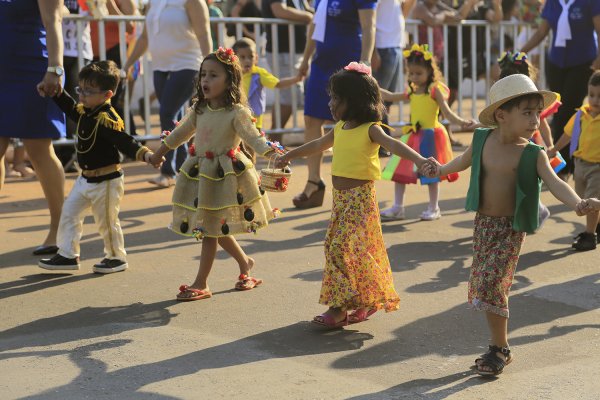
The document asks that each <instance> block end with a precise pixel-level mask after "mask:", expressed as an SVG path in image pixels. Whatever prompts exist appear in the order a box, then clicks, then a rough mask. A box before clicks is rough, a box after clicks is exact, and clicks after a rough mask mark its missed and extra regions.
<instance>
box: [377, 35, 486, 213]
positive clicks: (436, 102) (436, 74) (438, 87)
mask: <svg viewBox="0 0 600 400" xmlns="http://www.w3.org/2000/svg"><path fill="white" fill-rule="evenodd" d="M404 57H405V58H406V61H407V67H408V84H409V91H408V93H391V92H388V91H387V90H383V89H382V90H381V93H382V96H383V99H384V100H386V101H403V102H410V126H408V127H406V133H407V135H404V136H403V138H402V140H403V141H404V142H406V143H407V144H408V146H410V147H411V148H413V149H414V150H415V151H417V152H419V154H421V155H422V156H424V157H435V158H436V159H437V160H442V159H443V160H447V162H449V161H451V160H452V158H453V156H452V147H451V145H450V139H449V137H448V132H447V131H446V128H444V126H443V125H442V124H441V123H440V121H439V119H438V117H439V114H440V110H441V111H442V113H443V114H444V116H445V117H446V118H447V119H448V120H449V121H450V122H452V123H454V124H457V125H461V126H463V127H464V128H466V127H471V126H473V125H475V121H467V120H465V119H463V118H461V117H459V116H458V115H456V114H455V113H454V112H453V111H452V110H451V109H450V106H449V105H448V103H447V99H448V95H449V89H448V87H446V85H444V84H443V83H442V79H443V78H442V74H441V72H440V70H439V68H438V66H437V64H436V62H435V59H434V57H433V55H432V54H431V53H430V52H429V50H428V48H427V45H422V46H419V45H416V44H415V45H413V47H412V48H411V49H410V50H406V51H405V52H404ZM384 177H385V178H387V179H391V180H393V181H394V182H396V184H395V199H394V205H393V206H392V207H390V208H388V209H386V210H383V211H382V212H381V219H382V220H397V219H404V192H405V190H406V184H407V183H417V180H420V181H421V184H424V185H427V186H428V189H429V206H428V207H427V209H426V210H425V211H423V213H422V214H421V219H422V220H427V221H431V220H434V219H438V218H440V217H441V215H442V214H441V212H440V207H439V205H438V199H439V194H440V192H439V182H440V180H444V179H445V180H448V181H449V182H452V181H454V180H456V179H458V174H453V175H450V176H442V177H440V178H435V179H430V178H427V177H424V176H423V175H421V174H419V173H418V171H417V168H416V167H415V165H414V164H413V163H412V161H410V160H405V159H402V160H400V159H398V158H395V157H392V158H391V159H390V162H388V165H387V166H386V168H385V170H384Z"/></svg>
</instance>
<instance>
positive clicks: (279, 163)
mask: <svg viewBox="0 0 600 400" xmlns="http://www.w3.org/2000/svg"><path fill="white" fill-rule="evenodd" d="M288 165H290V162H289V161H288V159H287V157H286V154H283V155H278V156H277V157H276V158H275V168H285V167H287V166H288Z"/></svg>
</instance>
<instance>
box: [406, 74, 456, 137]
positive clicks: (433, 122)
mask: <svg viewBox="0 0 600 400" xmlns="http://www.w3.org/2000/svg"><path fill="white" fill-rule="evenodd" d="M437 90H439V91H441V92H442V95H443V96H444V99H446V100H447V99H448V96H449V95H450V89H448V87H447V86H446V85H444V84H443V83H442V82H433V83H432V84H431V85H430V86H429V88H428V89H427V93H422V94H415V93H412V94H411V95H410V123H411V125H412V126H417V122H418V123H419V126H420V128H421V129H434V128H439V127H441V126H443V125H442V124H441V123H440V121H439V120H438V116H439V115H440V107H439V105H438V103H437V101H435V92H436V91H437Z"/></svg>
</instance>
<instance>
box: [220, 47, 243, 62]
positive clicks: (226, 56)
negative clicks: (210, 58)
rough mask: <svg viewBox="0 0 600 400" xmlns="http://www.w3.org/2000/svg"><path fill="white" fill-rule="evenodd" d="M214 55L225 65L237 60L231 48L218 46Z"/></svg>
mask: <svg viewBox="0 0 600 400" xmlns="http://www.w3.org/2000/svg"><path fill="white" fill-rule="evenodd" d="M215 56H217V59H218V60H219V61H221V62H222V63H223V64H227V65H233V64H234V63H236V62H237V61H238V58H237V56H236V55H235V53H234V52H233V49H229V48H224V47H219V49H218V50H217V51H215Z"/></svg>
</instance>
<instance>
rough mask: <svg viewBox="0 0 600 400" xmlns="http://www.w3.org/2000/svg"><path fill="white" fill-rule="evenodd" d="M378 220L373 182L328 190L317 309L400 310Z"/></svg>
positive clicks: (398, 298)
mask: <svg viewBox="0 0 600 400" xmlns="http://www.w3.org/2000/svg"><path fill="white" fill-rule="evenodd" d="M379 218H380V217H379V207H378V206H377V199H376V198H375V185H374V184H373V182H369V183H366V184H364V185H361V186H358V187H355V188H352V189H347V190H337V189H333V208H332V210H331V220H330V222H329V227H328V228H327V237H326V238H325V261H326V264H325V271H324V273H323V284H322V286H321V295H320V298H319V303H320V304H324V305H327V306H329V307H339V308H341V309H342V310H354V309H357V308H363V307H366V308H373V309H384V310H385V311H394V310H397V309H398V308H399V307H400V297H398V293H396V290H395V289H394V279H393V277H392V270H391V268H390V261H389V259H388V255H387V251H386V249H385V244H384V242H383V234H382V232H381V223H380V219H379Z"/></svg>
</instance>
